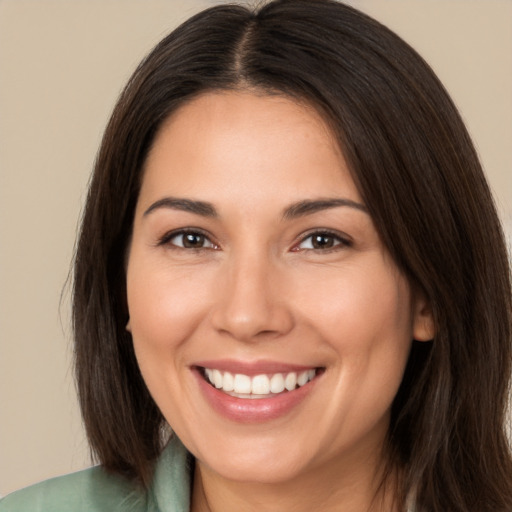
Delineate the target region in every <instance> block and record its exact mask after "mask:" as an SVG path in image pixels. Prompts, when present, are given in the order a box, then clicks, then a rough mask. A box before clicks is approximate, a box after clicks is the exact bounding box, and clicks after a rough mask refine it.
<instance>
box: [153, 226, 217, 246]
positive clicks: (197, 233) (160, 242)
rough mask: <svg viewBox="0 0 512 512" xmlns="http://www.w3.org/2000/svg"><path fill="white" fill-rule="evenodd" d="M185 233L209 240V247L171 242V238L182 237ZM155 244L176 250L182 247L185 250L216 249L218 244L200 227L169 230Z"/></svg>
mask: <svg viewBox="0 0 512 512" xmlns="http://www.w3.org/2000/svg"><path fill="white" fill-rule="evenodd" d="M186 235H188V236H196V237H202V238H204V240H205V241H208V242H210V244H211V247H185V246H184V245H177V244H175V243H172V242H171V240H172V239H173V238H176V237H178V236H182V237H184V236H186ZM157 245H158V246H163V245H169V246H171V247H172V248H173V249H178V250H179V249H182V250H187V251H201V250H205V249H208V250H212V249H213V250H216V249H218V248H219V246H218V245H217V244H216V243H214V242H212V241H211V238H210V236H209V235H208V233H206V232H204V231H202V230H201V229H197V228H189V229H180V230H178V231H171V232H169V233H166V234H165V235H164V236H163V237H162V238H160V239H159V240H158V243H157Z"/></svg>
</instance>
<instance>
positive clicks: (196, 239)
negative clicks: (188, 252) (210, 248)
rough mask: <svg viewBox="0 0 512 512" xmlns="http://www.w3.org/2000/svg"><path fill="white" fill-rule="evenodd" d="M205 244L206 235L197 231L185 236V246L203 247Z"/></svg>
mask: <svg viewBox="0 0 512 512" xmlns="http://www.w3.org/2000/svg"><path fill="white" fill-rule="evenodd" d="M203 244H204V236H203V235H199V234H197V233H189V234H187V235H185V236H184V237H183V245H184V246H185V247H189V248H194V247H202V246H203Z"/></svg>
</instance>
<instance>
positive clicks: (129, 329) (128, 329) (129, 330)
mask: <svg viewBox="0 0 512 512" xmlns="http://www.w3.org/2000/svg"><path fill="white" fill-rule="evenodd" d="M126 330H127V331H128V332H129V333H130V334H131V332H132V326H131V324H130V319H128V322H127V324H126Z"/></svg>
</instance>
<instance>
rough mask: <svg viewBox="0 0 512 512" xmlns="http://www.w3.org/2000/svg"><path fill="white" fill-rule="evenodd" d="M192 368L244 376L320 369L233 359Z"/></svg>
mask: <svg viewBox="0 0 512 512" xmlns="http://www.w3.org/2000/svg"><path fill="white" fill-rule="evenodd" d="M192 367H200V368H210V369H212V370H220V371H222V372H230V373H234V374H236V373H240V374H243V375H249V376H254V375H261V374H271V373H290V372H302V371H305V370H311V369H316V368H318V366H317V365H314V364H313V365H303V364H293V363H284V362H280V361H271V360H257V361H239V360H233V359H214V360H208V361H198V362H197V363H194V364H193V365H192Z"/></svg>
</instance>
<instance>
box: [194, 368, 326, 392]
mask: <svg viewBox="0 0 512 512" xmlns="http://www.w3.org/2000/svg"><path fill="white" fill-rule="evenodd" d="M202 370H203V371H202V375H203V377H204V378H205V380H207V381H208V382H209V383H210V384H211V385H212V386H214V387H215V388H217V389H218V390H220V391H223V392H224V393H227V394H228V395H230V396H233V397H236V398H245V399H254V398H255V399H262V398H272V397H275V396H277V395H280V394H281V393H285V392H288V391H293V390H295V389H298V388H300V387H302V386H304V385H305V384H307V383H308V382H310V381H311V380H313V379H314V378H315V376H316V375H317V371H318V370H317V369H315V368H311V369H309V370H304V371H301V372H287V373H273V374H261V375H254V376H249V375H245V374H243V373H235V374H233V373H230V372H227V371H221V370H218V369H214V368H203V369H202Z"/></svg>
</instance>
